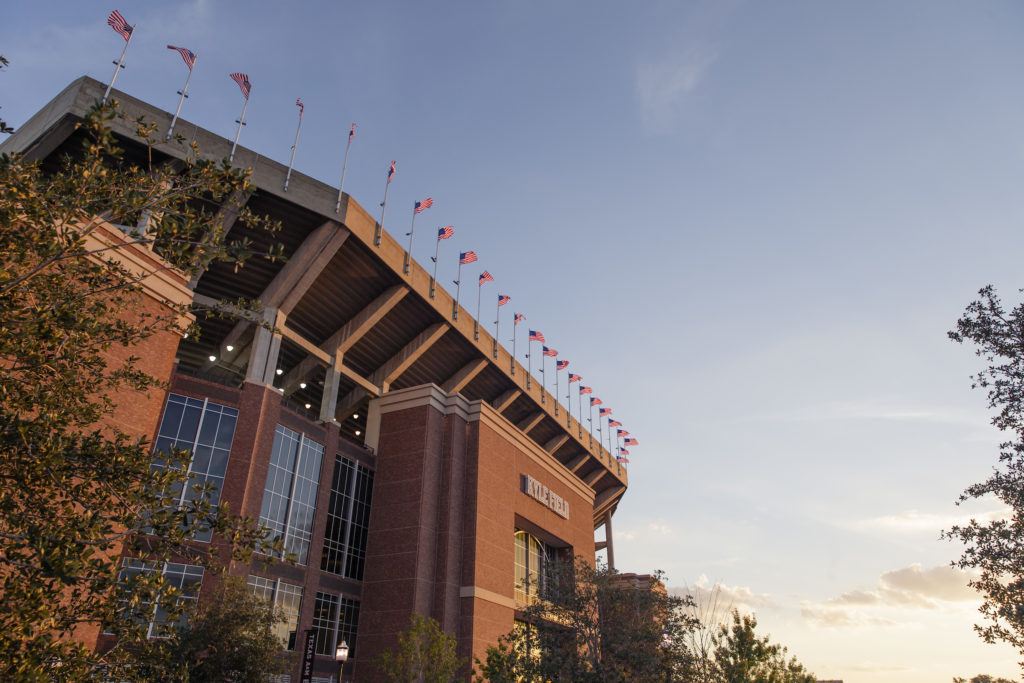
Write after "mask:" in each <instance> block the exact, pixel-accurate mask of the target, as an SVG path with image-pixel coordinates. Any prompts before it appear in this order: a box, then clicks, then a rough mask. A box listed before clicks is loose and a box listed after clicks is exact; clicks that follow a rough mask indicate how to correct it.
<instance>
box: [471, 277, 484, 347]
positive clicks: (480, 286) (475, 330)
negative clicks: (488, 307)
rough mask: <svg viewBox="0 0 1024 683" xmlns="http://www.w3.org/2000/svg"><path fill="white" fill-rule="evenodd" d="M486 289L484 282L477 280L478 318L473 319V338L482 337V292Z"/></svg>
mask: <svg viewBox="0 0 1024 683" xmlns="http://www.w3.org/2000/svg"><path fill="white" fill-rule="evenodd" d="M483 289H484V284H483V283H482V282H479V281H477V283H476V320H474V321H473V339H474V340H478V339H480V293H481V292H482V291H483Z"/></svg>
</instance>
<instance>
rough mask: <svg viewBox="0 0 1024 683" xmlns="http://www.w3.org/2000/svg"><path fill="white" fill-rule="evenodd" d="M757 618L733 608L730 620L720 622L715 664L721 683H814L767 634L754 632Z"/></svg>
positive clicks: (803, 669) (801, 667)
mask: <svg viewBox="0 0 1024 683" xmlns="http://www.w3.org/2000/svg"><path fill="white" fill-rule="evenodd" d="M756 628H757V618H756V617H754V616H753V615H748V614H744V615H741V614H740V613H739V610H733V612H732V623H731V624H729V625H724V624H723V625H722V626H721V627H720V628H719V631H718V636H717V637H716V639H715V666H716V669H717V680H718V681H721V683H815V677H814V674H812V673H809V672H808V671H807V670H806V669H805V668H804V666H803V665H802V664H800V662H798V661H797V660H796V657H792V658H790V659H786V654H787V650H786V648H785V647H783V646H781V645H777V644H775V643H772V642H771V640H770V639H769V637H768V636H765V637H763V638H758V637H757V635H756V634H755V632H754V629H756Z"/></svg>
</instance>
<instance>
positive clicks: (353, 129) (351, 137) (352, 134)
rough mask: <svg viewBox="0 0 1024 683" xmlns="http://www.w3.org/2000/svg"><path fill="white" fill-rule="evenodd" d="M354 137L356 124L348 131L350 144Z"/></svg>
mask: <svg viewBox="0 0 1024 683" xmlns="http://www.w3.org/2000/svg"><path fill="white" fill-rule="evenodd" d="M355 136H356V124H354V123H353V124H352V127H351V128H349V129H348V141H349V142H352V139H353V138H354V137H355Z"/></svg>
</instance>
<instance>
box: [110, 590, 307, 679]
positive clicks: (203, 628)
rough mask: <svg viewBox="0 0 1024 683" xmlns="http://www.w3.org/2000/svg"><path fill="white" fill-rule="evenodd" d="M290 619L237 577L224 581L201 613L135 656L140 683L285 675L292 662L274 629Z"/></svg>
mask: <svg viewBox="0 0 1024 683" xmlns="http://www.w3.org/2000/svg"><path fill="white" fill-rule="evenodd" d="M284 621H285V616H284V614H283V613H282V612H281V611H280V610H276V609H275V608H274V606H273V605H271V604H270V603H269V602H268V601H267V600H265V599H263V598H261V597H258V596H256V595H255V594H254V593H253V592H252V591H251V590H250V589H249V587H248V586H246V584H245V582H244V581H242V580H241V579H239V578H238V577H224V579H223V580H222V581H221V582H220V583H219V585H218V586H217V588H216V589H215V591H214V592H213V593H212V594H210V595H204V596H203V601H202V603H200V605H199V608H198V610H197V611H195V612H194V613H193V614H191V615H190V618H189V619H188V620H187V621H186V622H185V623H183V624H182V625H181V626H180V627H178V628H175V629H173V630H172V631H171V632H170V633H169V634H168V637H166V638H160V639H154V640H150V641H147V642H146V643H145V644H144V646H143V648H142V649H140V650H137V651H136V652H135V653H134V654H135V655H136V658H135V665H134V666H133V668H132V669H131V671H130V675H131V680H132V681H135V682H137V683H143V682H145V683H149V682H152V683H161V682H165V681H181V682H183V683H184V682H185V681H187V682H188V683H248V682H249V681H265V680H266V679H267V676H269V675H271V674H276V673H282V672H283V671H284V669H285V667H286V666H287V664H288V659H287V658H285V657H282V656H281V641H280V639H279V638H278V637H277V635H276V634H275V633H274V626H275V625H277V624H279V623H282V622H284Z"/></svg>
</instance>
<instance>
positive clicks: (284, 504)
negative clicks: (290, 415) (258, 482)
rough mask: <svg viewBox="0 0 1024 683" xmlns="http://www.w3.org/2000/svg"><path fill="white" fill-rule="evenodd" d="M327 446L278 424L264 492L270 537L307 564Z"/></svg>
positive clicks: (264, 514)
mask: <svg viewBox="0 0 1024 683" xmlns="http://www.w3.org/2000/svg"><path fill="white" fill-rule="evenodd" d="M323 457H324V447H323V446H322V445H321V444H318V443H317V442H315V441H312V440H310V439H308V438H306V435H305V434H300V433H299V432H296V431H292V430H291V429H288V428H287V427H282V426H281V425H277V430H276V431H275V432H274V450H273V451H272V452H271V454H270V468H269V470H268V471H267V485H266V488H265V489H264V490H263V506H262V508H261V509H260V523H261V524H263V525H264V526H266V527H267V528H268V529H269V530H270V537H271V538H281V539H282V541H283V542H284V552H285V553H293V554H294V555H295V556H296V558H297V560H298V563H299V564H306V561H307V559H308V555H309V543H310V541H311V540H312V538H313V515H314V513H315V512H316V490H317V487H318V486H319V485H320V463H321V461H322V460H323Z"/></svg>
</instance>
